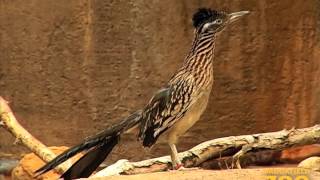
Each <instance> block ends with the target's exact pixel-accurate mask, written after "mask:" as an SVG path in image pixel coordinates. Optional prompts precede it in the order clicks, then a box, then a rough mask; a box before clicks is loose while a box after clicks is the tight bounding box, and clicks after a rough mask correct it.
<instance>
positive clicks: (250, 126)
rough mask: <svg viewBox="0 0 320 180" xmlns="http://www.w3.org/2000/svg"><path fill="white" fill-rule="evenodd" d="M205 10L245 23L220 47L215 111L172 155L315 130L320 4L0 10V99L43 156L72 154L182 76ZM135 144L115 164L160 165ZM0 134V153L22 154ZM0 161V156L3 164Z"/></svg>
mask: <svg viewBox="0 0 320 180" xmlns="http://www.w3.org/2000/svg"><path fill="white" fill-rule="evenodd" d="M200 7H208V8H214V9H218V10H225V11H228V12H233V11H240V10H250V11H251V14H250V15H248V16H246V17H245V18H242V19H241V20H240V21H239V22H237V23H234V24H233V25H232V26H230V27H228V28H227V29H226V30H225V31H224V32H223V33H222V34H221V35H220V36H219V38H218V40H217V42H216V57H215V63H214V66H215V67H214V68H215V69H214V75H215V84H214V87H213V91H212V96H211V99H210V103H209V105H208V108H207V110H206V112H205V114H204V115H203V116H202V120H201V121H199V122H198V123H197V124H196V125H195V126H194V127H193V128H192V129H191V130H189V131H188V133H187V134H185V136H184V137H183V138H181V140H180V143H179V145H178V148H179V151H182V150H186V149H189V148H191V147H192V146H194V145H196V144H199V143H200V142H203V141H206V140H209V139H214V138H218V137H224V136H232V135H241V134H251V133H260V132H261V133H262V132H270V131H277V130H281V129H284V128H287V129H290V128H293V127H296V128H302V127H308V126H313V125H315V124H317V123H319V122H320V86H319V85H320V69H319V68H320V67H319V66H320V60H319V58H320V47H319V46H320V43H319V39H320V1H318V0H295V1H292V0H281V1H279V0H259V1H257V0H227V1H226V0H188V1H187V0H185V1H182V0H175V1H172V0H161V1H160V0H153V1H146V0H144V1H143V0H116V1H113V0H106V1H94V0H74V1H62V0H56V1H52V0H30V1H23V0H16V1H6V0H0V95H1V96H3V97H4V98H5V99H6V100H8V101H9V102H10V106H11V108H12V109H13V111H14V112H15V115H16V117H17V118H18V120H19V121H20V122H21V124H22V125H23V126H24V127H25V128H26V129H27V130H29V131H30V132H31V134H33V135H34V136H35V137H37V138H38V139H39V140H41V141H42V142H43V143H45V144H46V145H49V146H54V145H55V146H60V145H67V146H72V145H75V144H77V143H78V142H80V141H81V140H82V139H84V138H85V137H87V136H90V135H93V134H95V133H97V132H98V131H99V130H102V129H104V128H105V127H108V126H110V125H112V124H114V123H116V122H118V121H119V120H121V119H122V118H124V117H126V116H127V115H129V114H130V113H131V112H133V111H135V110H136V109H138V108H142V107H143V106H144V105H145V104H146V103H147V102H148V100H149V99H150V98H151V96H152V95H153V93H154V92H156V91H157V90H158V89H159V88H161V87H162V86H164V85H165V84H166V82H167V81H168V80H169V78H170V77H171V76H172V75H173V73H174V72H175V71H176V70H177V69H178V68H179V67H180V66H181V64H182V62H183V59H184V56H185V55H186V53H187V52H188V50H189V48H190V46H191V42H192V39H193V27H192V22H191V17H192V15H193V13H194V12H195V11H196V10H197V9H198V8H200ZM135 140H136V136H135V135H133V134H129V135H126V136H124V137H123V138H122V142H123V143H122V145H120V146H119V147H117V148H116V149H115V150H114V153H113V155H112V157H111V158H110V161H115V160H117V159H123V158H127V159H130V160H142V159H146V158H149V157H155V156H161V155H166V154H168V153H169V148H168V147H167V145H166V144H164V143H162V142H160V143H159V144H158V145H156V146H154V147H153V148H152V149H151V150H148V149H146V150H144V149H143V148H142V147H141V145H140V144H139V143H138V142H136V141H135ZM13 142H14V138H13V137H12V136H11V135H10V134H9V133H7V132H6V131H5V130H4V129H0V152H1V153H2V154H13V155H14V156H17V157H18V156H20V154H22V153H25V152H28V150H27V149H26V148H24V147H23V146H21V145H13ZM1 153H0V155H1Z"/></svg>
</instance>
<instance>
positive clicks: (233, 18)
mask: <svg viewBox="0 0 320 180" xmlns="http://www.w3.org/2000/svg"><path fill="white" fill-rule="evenodd" d="M249 13H250V11H239V12H234V13H231V14H229V17H230V19H229V20H230V22H234V21H236V20H238V19H239V18H240V17H242V16H243V15H246V14H249Z"/></svg>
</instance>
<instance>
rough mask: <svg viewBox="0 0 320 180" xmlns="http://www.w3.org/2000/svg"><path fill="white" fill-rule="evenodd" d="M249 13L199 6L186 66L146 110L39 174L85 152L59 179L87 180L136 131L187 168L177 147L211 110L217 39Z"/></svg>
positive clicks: (59, 158) (143, 140) (176, 165)
mask: <svg viewBox="0 0 320 180" xmlns="http://www.w3.org/2000/svg"><path fill="white" fill-rule="evenodd" d="M248 13H249V11H239V12H234V13H226V12H224V11H217V10H214V9H210V8H199V9H198V10H197V11H196V12H195V13H194V14H193V17H192V23H193V27H194V40H193V43H192V46H191V49H190V50H189V52H188V53H187V55H186V57H185V59H184V62H183V64H182V66H181V67H180V68H179V69H178V70H177V71H176V73H174V75H173V76H172V77H171V79H170V80H169V81H168V83H167V84H166V85H165V86H163V88H161V89H160V90H159V91H157V92H156V93H155V94H154V95H153V97H152V98H151V99H150V101H149V102H148V103H147V104H146V105H145V106H144V107H143V108H142V109H139V110H137V111H135V112H134V113H132V114H131V115H130V116H128V117H127V118H125V119H124V120H122V121H120V122H119V123H118V124H115V125H114V126H111V127H109V128H107V129H105V130H103V131H102V132H100V133H98V134H96V135H94V136H92V137H89V138H86V139H85V140H84V141H83V142H82V143H80V144H78V145H76V146H74V147H71V148H70V149H68V150H66V151H65V152H63V153H62V154H60V155H58V156H57V157H56V158H54V159H53V160H52V161H50V162H48V163H47V164H46V165H44V166H43V167H41V168H39V169H38V170H37V171H36V172H35V173H36V174H37V175H41V174H43V173H46V172H47V171H50V170H52V169H53V168H55V167H56V166H57V165H59V164H61V163H62V162H64V161H66V160H67V159H69V158H71V157H72V156H74V155H76V154H78V153H80V152H83V151H85V154H84V155H83V156H82V157H81V158H80V159H79V160H78V161H76V162H75V163H74V164H73V165H72V166H71V167H70V168H69V169H68V170H67V171H66V172H65V173H64V174H63V175H62V176H61V178H64V179H75V178H85V177H88V176H90V175H91V174H92V173H93V172H94V171H95V169H96V168H97V167H98V166H99V165H100V164H101V163H102V162H103V161H104V160H105V158H106V157H107V156H108V154H109V153H110V152H111V151H112V149H113V148H114V147H115V146H116V145H117V144H118V143H119V139H120V136H121V135H122V134H123V133H125V132H127V131H129V130H131V129H132V128H138V129H139V133H138V137H137V139H138V141H140V142H141V143H142V145H143V146H144V147H151V146H153V145H154V144H155V143H156V142H157V140H158V139H159V137H160V136H161V138H163V139H164V140H165V141H166V142H167V143H168V145H169V147H170V150H171V155H170V157H171V161H172V167H173V169H177V170H178V169H180V168H183V165H182V163H181V160H180V159H179V157H178V151H177V148H176V144H177V143H178V140H179V137H181V136H182V135H183V134H184V133H185V132H186V131H187V130H188V129H189V128H191V127H192V126H193V125H194V124H195V123H196V122H197V121H198V120H199V119H200V116H201V115H202V114H203V112H204V110H205V109H206V107H207V104H208V101H209V97H210V93H211V89H212V86H213V83H214V76H213V70H214V67H213V62H214V61H215V58H214V49H215V40H216V38H217V36H218V35H219V34H220V33H221V32H222V31H223V30H224V29H225V28H226V27H227V26H228V25H229V24H231V23H233V22H235V21H236V20H238V19H239V18H240V17H242V16H244V15H246V14H248Z"/></svg>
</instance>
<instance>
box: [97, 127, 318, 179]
mask: <svg viewBox="0 0 320 180" xmlns="http://www.w3.org/2000/svg"><path fill="white" fill-rule="evenodd" d="M319 141H320V126H319V125H316V126H313V127H310V128H304V129H291V130H282V131H278V132H271V133H262V134H253V135H243V136H231V137H225V138H219V139H214V140H210V141H207V142H204V143H202V144H199V145H198V146H196V147H194V148H192V149H190V150H188V151H185V152H182V153H179V158H180V159H181V160H182V162H183V163H184V166H185V167H194V166H198V165H200V164H201V163H203V162H205V161H207V160H209V159H212V158H219V157H223V156H230V155H235V157H236V158H240V157H241V156H242V155H244V154H246V153H248V152H255V151H262V150H282V149H285V148H289V147H292V146H299V145H307V144H315V143H319ZM170 167H171V161H170V157H169V156H164V157H159V158H154V159H148V160H144V161H140V162H129V161H128V160H119V161H118V162H116V163H115V164H113V165H111V166H109V167H107V168H105V169H103V170H101V171H99V172H98V173H96V174H95V175H93V177H103V176H111V175H119V174H139V173H147V172H158V171H163V170H166V169H169V168H170Z"/></svg>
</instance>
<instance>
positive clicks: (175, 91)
mask: <svg viewBox="0 0 320 180" xmlns="http://www.w3.org/2000/svg"><path fill="white" fill-rule="evenodd" d="M192 83H193V79H186V78H184V80H181V81H176V82H175V83H172V84H171V85H170V86H169V87H167V88H164V89H161V90H160V91H158V92H157V93H156V94H155V95H154V96H153V98H152V99H151V100H150V102H149V103H148V105H147V106H146V107H145V108H144V111H143V113H142V121H141V126H140V133H139V139H140V140H143V145H144V146H151V145H153V144H154V143H155V142H156V140H157V138H158V137H159V135H160V134H162V133H163V132H164V131H166V130H167V129H168V128H170V127H171V126H172V125H173V124H174V123H175V122H177V121H178V120H179V119H181V117H183V115H184V114H185V113H186V111H187V110H188V108H189V107H190V105H191V104H192V103H193V98H192V96H193V92H194V89H193V87H194V86H193V84H192Z"/></svg>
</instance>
